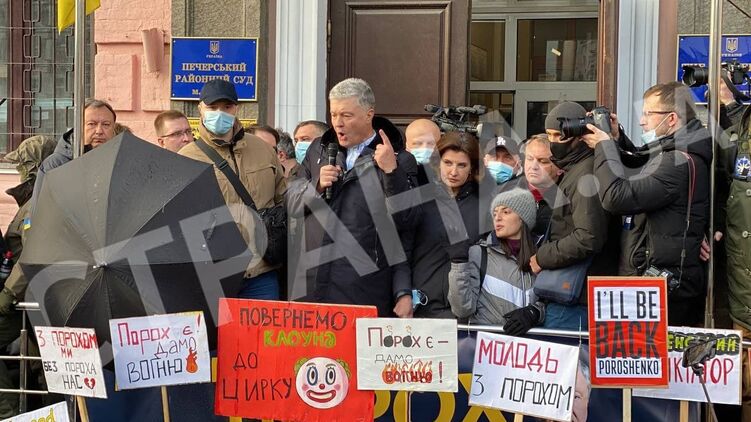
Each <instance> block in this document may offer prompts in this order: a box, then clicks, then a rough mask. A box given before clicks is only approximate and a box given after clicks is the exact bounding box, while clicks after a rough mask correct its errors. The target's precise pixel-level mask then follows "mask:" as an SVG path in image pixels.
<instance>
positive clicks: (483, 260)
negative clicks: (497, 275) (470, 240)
mask: <svg viewBox="0 0 751 422" xmlns="http://www.w3.org/2000/svg"><path fill="white" fill-rule="evenodd" d="M479 246H480V287H482V285H483V283H485V274H486V273H487V272H488V247H487V245H484V244H482V243H481V244H480V245H479Z"/></svg>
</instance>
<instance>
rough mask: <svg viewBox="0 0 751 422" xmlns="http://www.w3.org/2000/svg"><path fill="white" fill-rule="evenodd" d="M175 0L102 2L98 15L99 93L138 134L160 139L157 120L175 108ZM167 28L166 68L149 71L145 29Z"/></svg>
mask: <svg viewBox="0 0 751 422" xmlns="http://www.w3.org/2000/svg"><path fill="white" fill-rule="evenodd" d="M171 13H172V12H171V1H170V0H133V1H122V0H121V1H109V2H102V5H101V7H100V8H99V9H98V10H97V11H96V12H95V14H94V21H95V23H94V25H95V27H94V34H95V36H94V42H95V44H96V47H97V54H96V58H95V61H94V65H95V70H94V78H95V82H94V95H95V97H97V98H99V99H103V100H106V101H108V102H109V103H110V104H112V106H113V108H114V109H115V111H117V120H118V122H120V123H121V124H124V125H126V126H128V127H129V128H130V129H131V130H132V131H133V133H135V134H136V135H137V136H139V137H141V138H143V139H147V140H149V141H151V142H155V141H156V136H155V133H154V127H153V121H154V117H156V115H157V114H159V112H161V111H163V110H167V109H169V107H170V102H169V97H170V92H169V82H170V81H169V44H168V43H169V40H170V36H171V35H170V34H171ZM150 28H157V29H158V30H160V31H162V33H163V35H164V37H163V42H164V43H165V49H164V50H165V52H164V56H163V58H162V63H161V69H160V70H159V71H158V72H148V71H147V69H146V63H145V61H144V59H143V45H142V43H141V30H144V29H150Z"/></svg>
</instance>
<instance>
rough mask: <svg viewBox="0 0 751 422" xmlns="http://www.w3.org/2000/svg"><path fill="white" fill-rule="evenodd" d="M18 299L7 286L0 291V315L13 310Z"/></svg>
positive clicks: (7, 313)
mask: <svg viewBox="0 0 751 422" xmlns="http://www.w3.org/2000/svg"><path fill="white" fill-rule="evenodd" d="M16 303H18V301H17V300H16V296H15V295H14V294H13V292H11V291H10V290H9V289H8V288H7V287H5V288H3V290H2V291H0V315H10V314H11V313H13V311H14V310H15V306H16Z"/></svg>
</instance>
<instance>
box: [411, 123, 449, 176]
mask: <svg viewBox="0 0 751 422" xmlns="http://www.w3.org/2000/svg"><path fill="white" fill-rule="evenodd" d="M404 135H405V137H406V138H407V146H406V149H407V151H409V152H410V153H412V155H414V156H415V159H416V160H417V163H418V164H423V165H424V164H427V163H429V162H430V156H431V155H432V154H433V150H434V149H435V144H436V142H438V139H439V138H440V137H441V130H440V129H439V128H438V125H436V124H435V123H433V121H432V120H428V119H417V120H415V121H414V122H412V123H410V124H409V126H407V130H406V131H405V132H404Z"/></svg>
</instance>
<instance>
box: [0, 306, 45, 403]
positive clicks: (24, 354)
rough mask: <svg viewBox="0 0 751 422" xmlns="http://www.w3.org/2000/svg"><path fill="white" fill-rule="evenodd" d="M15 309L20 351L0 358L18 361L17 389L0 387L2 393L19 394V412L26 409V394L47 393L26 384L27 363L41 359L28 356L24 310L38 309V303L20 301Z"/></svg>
mask: <svg viewBox="0 0 751 422" xmlns="http://www.w3.org/2000/svg"><path fill="white" fill-rule="evenodd" d="M16 310H17V311H21V314H22V315H21V332H20V334H19V340H20V352H19V354H18V356H0V360H3V361H5V360H8V361H19V386H18V389H13V388H0V393H2V394H19V397H18V410H19V413H25V412H26V409H27V407H28V406H27V401H26V396H27V395H28V394H38V395H43V394H49V392H47V391H45V390H29V389H27V388H26V386H27V384H28V374H27V372H28V364H27V362H29V361H41V360H42V358H41V357H39V356H28V353H29V350H28V349H29V331H28V329H27V327H26V312H28V311H39V304H38V303H35V302H20V303H18V304H16Z"/></svg>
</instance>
